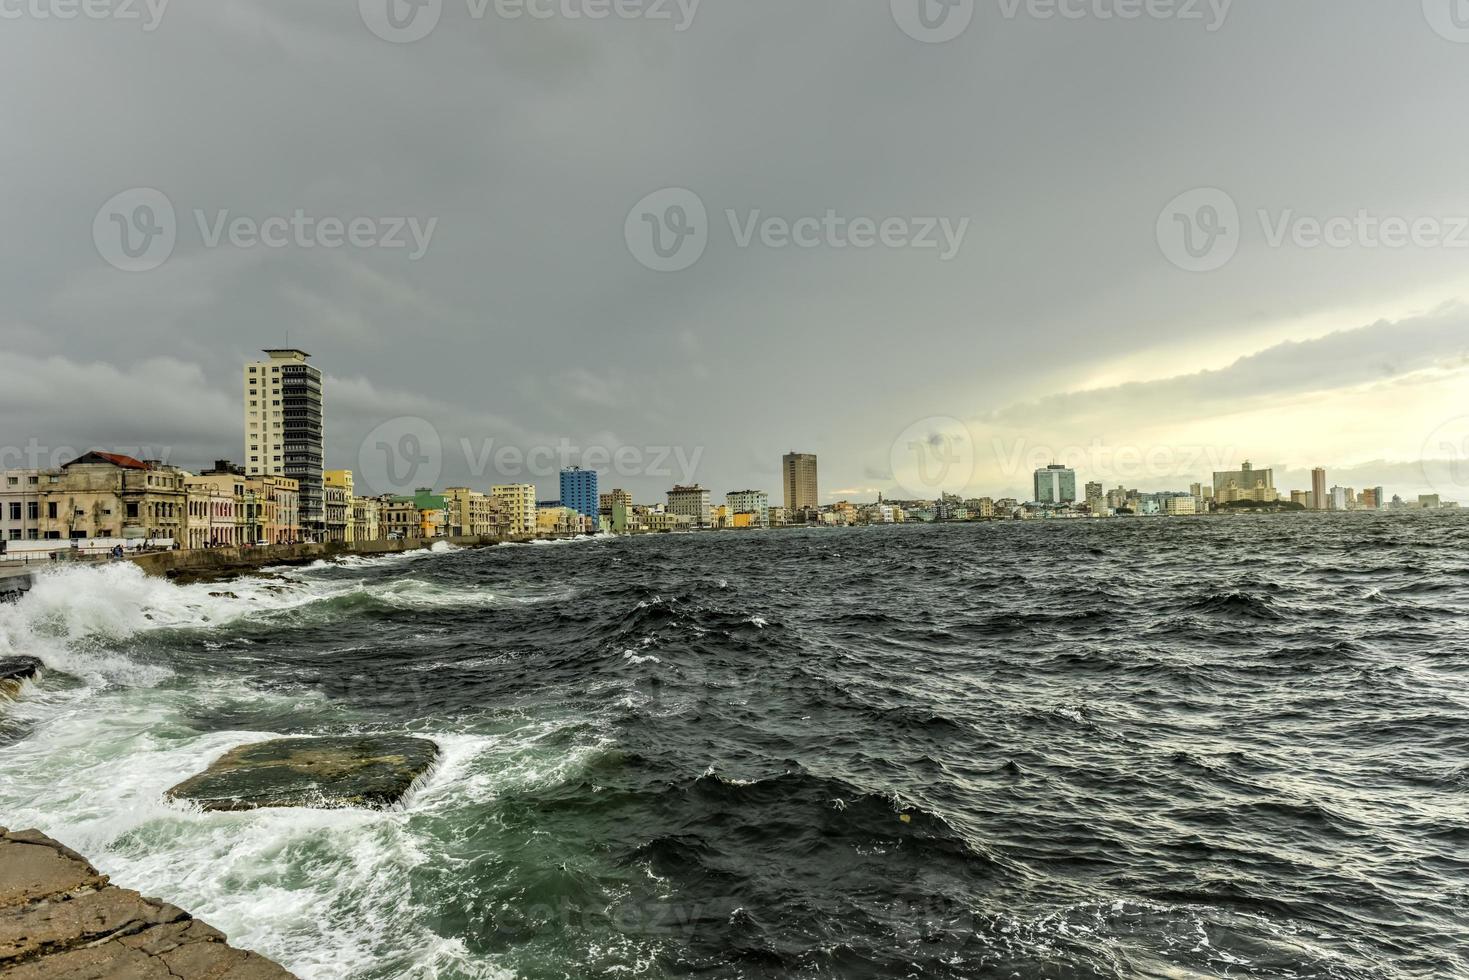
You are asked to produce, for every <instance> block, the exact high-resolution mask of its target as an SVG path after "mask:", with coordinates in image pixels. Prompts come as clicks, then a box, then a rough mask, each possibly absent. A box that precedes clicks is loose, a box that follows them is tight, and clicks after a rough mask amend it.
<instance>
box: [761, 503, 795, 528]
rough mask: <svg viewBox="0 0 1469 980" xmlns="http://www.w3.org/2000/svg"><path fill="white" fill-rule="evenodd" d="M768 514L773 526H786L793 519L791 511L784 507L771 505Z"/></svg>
mask: <svg viewBox="0 0 1469 980" xmlns="http://www.w3.org/2000/svg"><path fill="white" fill-rule="evenodd" d="M766 516H767V519H768V520H769V522H770V526H771V527H785V526H786V525H787V524H789V523H790V520H791V515H790V512H789V511H787V510H786V509H785V508H784V507H771V508H770V509H769V510H767V511H766Z"/></svg>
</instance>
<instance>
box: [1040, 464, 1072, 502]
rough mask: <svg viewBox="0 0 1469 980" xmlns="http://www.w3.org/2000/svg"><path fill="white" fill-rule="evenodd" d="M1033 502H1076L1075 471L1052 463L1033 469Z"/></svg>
mask: <svg viewBox="0 0 1469 980" xmlns="http://www.w3.org/2000/svg"><path fill="white" fill-rule="evenodd" d="M1035 502H1036V503H1038V504H1074V503H1076V471H1075V470H1073V469H1069V468H1067V467H1065V466H1062V465H1060V464H1059V463H1052V464H1051V465H1050V466H1047V467H1046V468H1045V469H1043V470H1036V471H1035Z"/></svg>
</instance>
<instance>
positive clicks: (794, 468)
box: [780, 452, 821, 512]
mask: <svg viewBox="0 0 1469 980" xmlns="http://www.w3.org/2000/svg"><path fill="white" fill-rule="evenodd" d="M780 469H781V479H782V482H783V484H784V486H785V507H786V510H787V511H790V512H794V511H800V510H813V511H814V510H816V509H817V508H818V507H820V506H821V504H820V500H821V495H820V492H819V490H818V487H817V480H816V456H815V455H814V454H812V453H796V452H792V453H787V454H786V455H785V457H784V458H783V459H782V460H781V467H780Z"/></svg>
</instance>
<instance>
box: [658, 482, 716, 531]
mask: <svg viewBox="0 0 1469 980" xmlns="http://www.w3.org/2000/svg"><path fill="white" fill-rule="evenodd" d="M668 513H670V514H675V515H677V516H680V517H687V518H688V519H689V520H690V521H692V522H693V524H694V526H695V527H708V526H709V523H710V521H711V519H712V517H713V510H712V508H711V507H710V506H709V491H708V490H706V489H704V488H703V487H701V486H699V485H698V484H697V483H696V484H694V485H693V486H687V487H674V488H673V489H672V490H670V491H668Z"/></svg>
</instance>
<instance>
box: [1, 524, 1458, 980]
mask: <svg viewBox="0 0 1469 980" xmlns="http://www.w3.org/2000/svg"><path fill="white" fill-rule="evenodd" d="M284 574H285V576H286V577H285V579H283V580H250V581H244V582H238V583H232V584H229V585H225V586H218V585H216V586H190V587H177V586H174V585H171V584H168V583H164V582H159V581H152V580H145V579H144V578H142V577H141V576H140V575H139V574H137V573H136V572H135V571H134V570H132V569H131V568H123V567H108V568H105V569H100V570H95V569H94V570H79V571H72V572H67V573H63V574H59V575H56V576H54V577H51V578H48V579H45V580H43V581H42V582H41V583H40V584H39V586H38V587H37V588H36V590H35V591H34V592H33V593H32V594H31V595H30V596H29V597H27V598H26V599H25V600H24V601H22V602H21V603H20V604H18V605H14V606H5V607H0V655H3V654H4V653H10V652H18V653H32V654H37V655H39V656H41V657H42V658H43V659H44V660H46V662H47V663H48V665H49V666H50V668H51V670H50V671H49V673H48V674H47V676H46V677H45V678H44V680H43V681H42V683H41V684H40V685H38V686H34V687H32V688H30V689H29V690H27V691H26V692H25V696H24V697H23V699H22V700H21V701H20V702H18V703H16V704H14V705H10V706H7V707H0V823H4V824H6V825H8V826H11V827H23V826H32V825H34V826H39V827H41V828H42V829H44V830H46V831H47V832H49V833H51V834H53V835H55V836H57V837H59V838H61V839H62V840H64V841H65V842H67V843H69V844H71V845H73V846H75V847H77V848H79V849H80V850H82V851H84V852H85V853H87V854H88V855H89V856H91V857H92V858H93V859H94V861H96V862H97V863H98V864H99V865H100V866H101V867H102V869H103V870H104V871H107V872H109V873H111V874H113V875H114V877H115V878H116V879H117V880H118V881H119V882H120V883H122V884H124V885H128V886H132V887H137V888H140V889H141V890H143V891H145V892H148V893H151V894H155V895H158V896H160V897H163V898H166V899H168V900H170V901H173V902H176V903H178V904H180V905H182V906H184V907H185V908H188V909H190V910H191V911H193V912H195V913H196V914H198V915H200V916H202V917H204V918H206V919H208V920H210V921H212V922H213V923H215V924H216V925H218V926H220V927H221V928H223V929H224V930H225V931H226V932H228V933H229V934H230V936H231V938H232V940H234V941H235V942H236V943H238V944H240V945H243V946H246V947H249V948H253V949H256V950H259V951H261V952H263V953H265V954H267V955H269V956H272V957H274V958H275V959H277V960H279V961H280V962H281V963H283V964H284V965H286V966H287V967H288V968H290V969H292V970H293V971H295V972H296V973H298V974H300V975H301V976H302V977H305V978H309V980H316V978H395V980H396V978H400V977H416V978H445V980H447V978H484V977H526V978H533V977H534V978H540V977H546V978H551V977H556V978H561V977H576V978H581V977H638V976H640V977H679V976H700V977H719V978H724V977H731V978H732V977H751V978H754V977H761V978H764V977H770V978H785V977H841V978H862V977H874V978H876V977H882V978H889V977H939V978H949V977H955V978H957V977H1020V978H1030V977H1037V978H1039V977H1045V978H1056V980H1060V978H1073V977H1075V978H1080V977H1118V978H1133V977H1138V978H1141V977H1159V978H1162V977H1167V978H1193V977H1282V978H1285V977H1291V978H1307V977H1333V978H1399V977H1423V978H1430V977H1431V978H1447V977H1465V976H1469V952H1466V937H1469V688H1466V683H1465V682H1466V679H1469V670H1466V664H1469V517H1460V516H1454V515H1443V516H1430V515H1420V516H1416V517H1414V516H1394V517H1387V516H1382V517H1377V516H1368V515H1343V516H1341V517H1323V516H1318V515H1307V516H1296V517H1270V518H1243V517H1242V518H1237V519H1229V520H1192V521H1190V520H1174V521H1153V520H1136V521H1110V522H1087V523H1083V522H1056V523H1048V524H1038V523H1037V524H1025V525H1019V524H1001V525H983V526H950V527H934V528H917V527H907V528H892V529H868V530H848V531H809V532H808V531H788V532H770V533H753V534H739V535H736V534H728V535H703V536H683V537H676V538H656V539H641V540H597V541H588V542H575V543H571V544H566V545H555V546H542V547H537V546H530V547H506V548H499V549H492V550H488V551H477V552H469V551H460V552H453V553H441V554H434V555H427V554H425V555H417V556H407V557H396V558H390V559H381V560H375V561H352V562H349V563H347V564H345V565H340V566H319V567H314V568H310V569H303V570H292V571H288V572H286V573H284ZM224 591H229V592H233V593H234V594H235V598H231V597H229V596H227V595H222V596H211V595H210V594H209V593H211V592H224ZM378 730H383V731H395V732H410V733H416V734H422V735H425V736H428V737H431V738H434V739H436V740H437V741H439V743H440V744H441V745H442V746H443V747H444V749H445V758H444V762H443V764H442V765H441V766H440V768H439V769H438V770H437V771H436V772H435V773H434V774H433V776H432V777H431V778H430V779H429V780H428V781H427V783H426V784H425V785H423V786H422V787H421V788H420V789H419V790H418V791H416V792H415V794H414V795H413V796H412V797H411V798H410V799H409V800H408V801H407V802H406V804H405V805H404V806H402V807H401V808H399V809H397V810H393V811H389V812H386V813H364V812H310V811H257V812H254V813H244V814H226V813H220V814H207V815H205V814H200V813H197V812H193V811H190V810H189V809H186V808H185V807H183V806H179V805H166V804H164V803H163V802H162V799H161V794H162V792H163V790H164V789H166V788H167V787H168V786H170V785H172V784H173V783H175V782H177V781H179V780H180V779H182V778H184V777H185V776H188V775H190V774H192V773H193V772H195V771H197V770H199V769H200V768H202V767H203V766H204V765H206V764H207V763H208V762H209V761H211V760H212V758H213V757H215V756H216V755H218V754H220V753H221V752H222V751H223V750H224V749H226V748H227V747H230V746H233V745H236V744H239V743H241V742H244V741H249V740H256V739H264V738H267V737H271V736H272V735H275V734H279V733H341V732H344V731H378Z"/></svg>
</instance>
